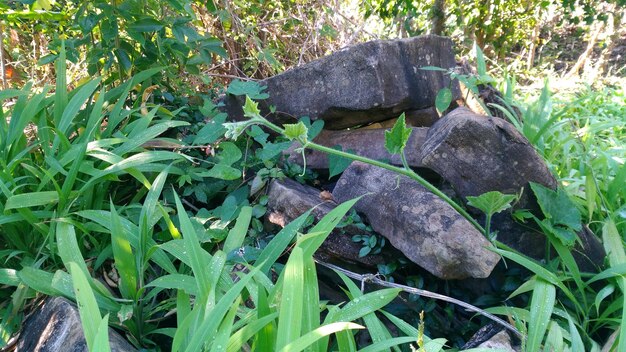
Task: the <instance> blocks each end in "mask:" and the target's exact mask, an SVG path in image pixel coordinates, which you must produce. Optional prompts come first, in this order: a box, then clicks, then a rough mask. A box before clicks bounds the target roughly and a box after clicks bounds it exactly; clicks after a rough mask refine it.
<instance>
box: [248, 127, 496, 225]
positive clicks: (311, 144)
mask: <svg viewBox="0 0 626 352" xmlns="http://www.w3.org/2000/svg"><path fill="white" fill-rule="evenodd" d="M257 117H259V118H260V119H259V122H260V123H261V124H263V125H264V126H266V127H268V128H270V129H271V130H273V131H274V132H277V133H280V134H282V135H284V132H285V130H284V129H282V128H280V127H279V126H278V125H275V124H273V123H271V122H269V121H268V120H267V119H265V118H264V117H262V116H257ZM299 142H300V144H302V147H303V148H311V149H314V150H319V151H321V152H324V153H327V154H333V155H336V156H341V157H344V158H348V159H352V160H356V161H360V162H363V163H366V164H370V165H374V166H378V167H382V168H383V169H387V170H390V171H393V172H395V173H398V174H400V175H404V176H407V177H409V178H410V179H412V180H415V181H417V182H418V183H419V184H420V185H422V186H423V187H424V188H426V189H427V190H429V191H430V192H431V193H433V194H435V195H436V196H437V197H439V198H441V199H442V200H443V201H445V202H446V203H448V204H449V205H450V206H451V207H452V208H453V209H454V210H456V211H457V212H458V213H459V214H461V216H463V217H464V218H465V219H466V220H467V221H469V222H470V224H472V225H473V226H474V227H475V228H476V229H477V230H478V231H480V233H482V234H483V235H485V236H487V234H488V233H486V232H485V229H483V227H482V226H480V224H479V223H478V222H477V221H476V220H474V218H472V216H471V215H470V214H469V213H468V212H467V211H466V210H465V209H463V208H462V207H461V206H460V205H459V204H458V203H456V202H455V201H454V200H452V199H450V197H448V196H447V195H446V194H445V193H443V192H441V191H440V190H439V189H438V188H437V187H435V186H433V185H432V184H431V183H430V182H428V181H426V180H425V179H424V178H423V177H421V176H420V175H418V174H416V173H415V171H413V170H412V169H411V168H410V167H409V166H408V162H407V160H406V156H405V155H404V151H402V153H400V157H401V159H402V164H403V165H404V167H402V168H401V167H397V166H393V165H389V164H386V163H383V162H380V161H378V160H374V159H370V158H366V157H363V156H359V155H356V154H352V153H348V152H344V151H341V150H336V149H333V148H328V147H325V146H323V145H320V144H317V143H314V142H309V141H305V143H302V141H299Z"/></svg>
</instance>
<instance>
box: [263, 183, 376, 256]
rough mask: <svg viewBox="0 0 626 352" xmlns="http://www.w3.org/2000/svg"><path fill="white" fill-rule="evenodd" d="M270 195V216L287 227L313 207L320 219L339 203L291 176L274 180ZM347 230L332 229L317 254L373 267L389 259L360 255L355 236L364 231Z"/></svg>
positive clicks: (272, 220)
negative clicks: (292, 178)
mask: <svg viewBox="0 0 626 352" xmlns="http://www.w3.org/2000/svg"><path fill="white" fill-rule="evenodd" d="M267 195H268V198H269V201H268V210H269V211H268V214H269V215H268V219H269V221H270V222H272V223H274V224H277V225H280V226H285V225H286V224H287V223H289V222H290V221H291V220H293V219H295V218H297V217H298V216H300V215H302V214H303V213H304V212H306V211H308V210H309V209H313V212H312V214H313V216H314V217H315V218H316V219H317V220H319V219H321V218H322V217H324V215H326V214H328V213H329V212H330V211H331V210H333V209H334V208H335V206H336V205H337V204H336V203H335V202H334V201H333V200H324V199H322V198H321V197H323V198H326V197H324V195H323V194H321V192H320V190H318V189H316V188H313V187H310V186H305V185H302V184H300V183H298V182H296V181H294V180H291V179H288V178H285V179H283V180H274V181H272V183H271V184H270V186H269V190H268V193H267ZM320 196H321V197H320ZM344 231H345V233H344V232H341V231H333V232H332V233H331V234H330V235H329V236H328V238H327V239H326V241H324V243H323V244H322V246H321V247H320V250H319V251H318V253H316V256H322V259H324V260H337V259H340V260H348V261H351V262H354V263H361V264H365V265H367V266H373V267H375V266H376V265H378V264H383V263H385V261H386V260H388V259H386V258H385V257H383V256H381V255H368V256H365V257H362V258H360V257H359V251H360V250H361V245H360V244H359V243H356V242H353V241H352V235H354V234H358V233H362V231H359V230H358V229H354V228H353V229H350V228H349V227H348V228H345V229H344Z"/></svg>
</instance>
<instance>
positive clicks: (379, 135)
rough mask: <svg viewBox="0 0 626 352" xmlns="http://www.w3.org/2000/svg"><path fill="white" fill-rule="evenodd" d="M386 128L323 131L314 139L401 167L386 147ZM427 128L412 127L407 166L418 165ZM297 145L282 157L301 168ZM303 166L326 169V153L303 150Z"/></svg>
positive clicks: (328, 145)
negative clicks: (304, 158) (304, 161)
mask: <svg viewBox="0 0 626 352" xmlns="http://www.w3.org/2000/svg"><path fill="white" fill-rule="evenodd" d="M385 131H386V129H382V128H381V129H357V130H344V131H333V130H323V131H322V132H321V133H320V134H319V135H318V136H317V137H316V138H315V140H314V142H315V143H318V144H321V145H323V146H326V147H334V146H337V145H339V146H341V148H342V150H343V151H348V150H352V152H353V153H354V154H357V155H360V156H364V157H367V158H370V159H374V160H382V161H388V162H390V163H391V164H394V165H402V160H400V156H399V155H391V154H389V152H387V149H386V148H385ZM427 133H428V128H413V132H412V133H411V137H410V138H409V141H408V142H407V145H406V149H405V150H406V157H407V162H408V164H409V166H411V167H419V166H420V155H419V150H420V148H421V146H422V144H423V143H424V140H425V139H426V135H427ZM299 147H300V144H299V143H294V145H292V146H291V147H290V148H289V149H288V150H286V151H285V154H287V155H288V159H289V161H292V162H295V163H298V164H300V165H303V160H302V153H299V152H297V151H296V149H297V148H299ZM304 155H305V157H306V166H307V167H310V168H313V169H327V168H328V154H327V153H323V152H320V151H317V150H313V149H305V151H304Z"/></svg>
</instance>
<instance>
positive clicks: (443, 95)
mask: <svg viewBox="0 0 626 352" xmlns="http://www.w3.org/2000/svg"><path fill="white" fill-rule="evenodd" d="M450 103H452V91H451V90H450V88H448V87H446V88H441V89H440V90H439V92H438V93H437V96H436V97H435V108H437V111H438V112H439V113H440V114H442V113H443V112H444V111H446V110H448V108H449V107H450Z"/></svg>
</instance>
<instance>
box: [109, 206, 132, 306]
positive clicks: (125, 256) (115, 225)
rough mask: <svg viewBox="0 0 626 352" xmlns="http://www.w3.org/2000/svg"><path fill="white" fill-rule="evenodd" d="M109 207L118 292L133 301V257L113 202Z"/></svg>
mask: <svg viewBox="0 0 626 352" xmlns="http://www.w3.org/2000/svg"><path fill="white" fill-rule="evenodd" d="M110 203H111V204H110V207H111V249H112V250H113V260H114V261H115V268H116V269H117V272H118V273H119V275H120V292H121V293H122V296H123V297H124V298H130V299H135V298H136V296H137V282H138V280H137V279H138V277H137V269H136V266H135V256H134V254H133V250H132V248H131V246H130V242H129V241H128V238H127V237H126V236H124V229H123V228H122V222H121V221H120V216H119V215H118V214H117V211H116V209H115V205H113V201H111V202H110Z"/></svg>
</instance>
